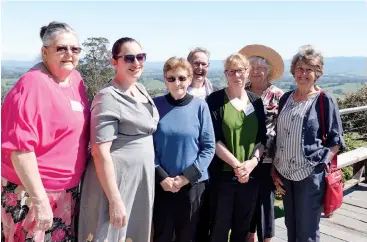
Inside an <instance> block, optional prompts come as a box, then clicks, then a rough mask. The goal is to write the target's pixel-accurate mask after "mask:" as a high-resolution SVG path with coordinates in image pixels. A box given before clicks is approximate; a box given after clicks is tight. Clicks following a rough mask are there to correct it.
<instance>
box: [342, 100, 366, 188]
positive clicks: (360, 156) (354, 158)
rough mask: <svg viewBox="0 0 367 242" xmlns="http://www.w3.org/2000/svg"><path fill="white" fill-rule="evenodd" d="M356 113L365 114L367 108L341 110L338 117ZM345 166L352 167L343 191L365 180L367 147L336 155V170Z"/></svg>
mask: <svg viewBox="0 0 367 242" xmlns="http://www.w3.org/2000/svg"><path fill="white" fill-rule="evenodd" d="M356 112H367V106H361V107H355V108H346V109H342V110H340V115H345V114H350V113H356ZM347 166H353V177H352V179H350V180H348V181H346V182H345V184H344V190H347V189H348V188H351V187H353V186H354V185H357V184H359V183H360V182H363V181H365V180H366V177H365V170H367V168H366V166H367V146H366V147H360V148H357V149H354V150H351V151H348V152H345V153H342V154H340V155H338V168H343V167H347Z"/></svg>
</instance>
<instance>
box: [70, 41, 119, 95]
mask: <svg viewBox="0 0 367 242" xmlns="http://www.w3.org/2000/svg"><path fill="white" fill-rule="evenodd" d="M82 45H83V49H84V51H85V52H86V53H85V57H84V58H83V59H82V60H80V63H79V65H78V68H77V69H78V70H79V72H80V74H81V75H82V77H83V79H84V81H85V84H86V87H87V93H88V97H89V100H90V101H92V100H93V98H94V96H95V95H96V94H97V92H98V91H99V90H100V89H101V88H102V87H103V86H104V85H105V84H106V83H107V82H108V81H109V80H110V79H112V78H113V77H114V75H115V70H114V69H113V68H112V67H111V65H110V60H111V51H110V50H109V49H108V45H109V41H108V39H106V38H103V37H98V38H96V37H93V38H88V39H87V40H86V41H85V42H83V44H82Z"/></svg>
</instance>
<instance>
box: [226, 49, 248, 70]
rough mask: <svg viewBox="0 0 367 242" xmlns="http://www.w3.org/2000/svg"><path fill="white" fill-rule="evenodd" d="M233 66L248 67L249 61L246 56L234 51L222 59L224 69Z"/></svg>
mask: <svg viewBox="0 0 367 242" xmlns="http://www.w3.org/2000/svg"><path fill="white" fill-rule="evenodd" d="M233 66H243V67H244V68H249V67H250V62H249V61H248V59H247V58H246V56H244V55H242V54H240V53H235V54H232V55H230V56H228V57H227V58H226V59H225V61H224V69H225V70H228V69H229V68H231V67H233Z"/></svg>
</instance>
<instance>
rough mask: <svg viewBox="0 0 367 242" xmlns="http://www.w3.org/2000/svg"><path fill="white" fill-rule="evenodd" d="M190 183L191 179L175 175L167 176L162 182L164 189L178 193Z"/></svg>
mask: <svg viewBox="0 0 367 242" xmlns="http://www.w3.org/2000/svg"><path fill="white" fill-rule="evenodd" d="M189 183H190V181H189V180H188V179H187V178H186V177H185V176H175V177H167V178H165V179H164V180H163V181H161V183H160V184H161V186H162V188H163V190H164V191H166V192H173V193H176V192H178V191H179V190H180V189H181V188H182V187H183V186H186V185H187V184H189Z"/></svg>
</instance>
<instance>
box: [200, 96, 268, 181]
mask: <svg viewBox="0 0 367 242" xmlns="http://www.w3.org/2000/svg"><path fill="white" fill-rule="evenodd" d="M246 92H247V96H248V98H249V100H250V102H251V104H252V105H253V106H254V109H255V114H256V117H257V120H258V122H259V126H258V127H259V128H258V132H257V135H256V145H255V149H256V147H258V145H260V144H262V145H264V146H265V144H266V125H265V110H264V105H263V102H262V100H261V98H260V97H258V96H257V95H256V94H254V93H252V92H250V91H246ZM225 95H226V93H225V90H224V89H222V90H219V91H216V92H213V93H212V94H210V95H209V96H208V98H207V103H208V106H209V110H210V114H211V118H212V122H213V127H214V133H215V140H216V142H218V141H221V142H222V143H223V144H224V145H226V146H227V144H226V142H225V139H224V135H223V130H222V123H223V118H224V117H223V107H224V105H225V104H226V103H225V101H224V100H225ZM255 149H254V150H255ZM224 163H225V162H224V161H223V160H221V159H220V158H219V157H218V156H217V155H215V156H214V158H213V161H212V162H211V164H210V166H209V175H210V177H211V178H215V177H216V175H217V174H218V173H219V172H221V171H222V170H223V165H224ZM254 174H255V175H256V172H255V173H254Z"/></svg>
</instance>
